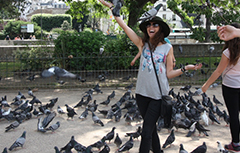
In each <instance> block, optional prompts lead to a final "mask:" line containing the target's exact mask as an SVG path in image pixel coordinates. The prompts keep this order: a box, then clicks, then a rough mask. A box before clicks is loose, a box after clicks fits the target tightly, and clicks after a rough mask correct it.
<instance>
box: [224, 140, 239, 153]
mask: <svg viewBox="0 0 240 153" xmlns="http://www.w3.org/2000/svg"><path fill="white" fill-rule="evenodd" d="M224 148H225V149H226V150H228V151H231V152H235V153H240V146H234V144H233V143H232V142H231V143H230V144H229V145H225V146H224Z"/></svg>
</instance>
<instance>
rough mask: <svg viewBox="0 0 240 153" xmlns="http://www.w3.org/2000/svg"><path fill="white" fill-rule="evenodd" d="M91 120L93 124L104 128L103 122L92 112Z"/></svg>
mask: <svg viewBox="0 0 240 153" xmlns="http://www.w3.org/2000/svg"><path fill="white" fill-rule="evenodd" d="M92 120H93V122H94V123H96V124H100V125H101V126H104V124H103V122H102V121H101V120H100V119H99V117H98V116H96V115H95V114H94V113H93V112H92Z"/></svg>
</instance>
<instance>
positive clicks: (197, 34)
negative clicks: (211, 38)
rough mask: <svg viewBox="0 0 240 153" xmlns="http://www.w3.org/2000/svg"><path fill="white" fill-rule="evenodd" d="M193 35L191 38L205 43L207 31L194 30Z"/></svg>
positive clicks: (202, 29) (200, 28)
mask: <svg viewBox="0 0 240 153" xmlns="http://www.w3.org/2000/svg"><path fill="white" fill-rule="evenodd" d="M192 32H193V35H190V38H192V39H195V40H198V41H200V42H203V41H204V40H205V32H206V29H204V28H203V27H198V28H194V29H193V31H192Z"/></svg>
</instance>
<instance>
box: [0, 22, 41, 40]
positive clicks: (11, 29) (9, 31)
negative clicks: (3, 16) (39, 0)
mask: <svg viewBox="0 0 240 153" xmlns="http://www.w3.org/2000/svg"><path fill="white" fill-rule="evenodd" d="M24 24H34V33H24V36H25V38H28V37H29V35H35V36H36V38H41V27H39V26H37V24H36V23H31V22H25V21H21V20H19V21H9V22H8V23H7V24H6V26H5V28H4V31H3V32H4V35H5V36H6V35H9V37H10V38H11V39H14V37H16V36H18V35H22V33H21V25H24ZM43 33H45V32H43Z"/></svg>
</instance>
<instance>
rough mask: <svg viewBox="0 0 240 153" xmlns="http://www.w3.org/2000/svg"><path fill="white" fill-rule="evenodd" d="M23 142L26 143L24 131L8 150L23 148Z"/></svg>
mask: <svg viewBox="0 0 240 153" xmlns="http://www.w3.org/2000/svg"><path fill="white" fill-rule="evenodd" d="M25 141H26V131H24V132H23V133H22V135H21V136H20V137H19V138H18V139H17V140H16V141H15V142H14V143H13V144H12V146H11V147H10V148H9V149H8V150H10V151H12V150H13V149H15V148H17V147H23V145H24V143H25Z"/></svg>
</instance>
